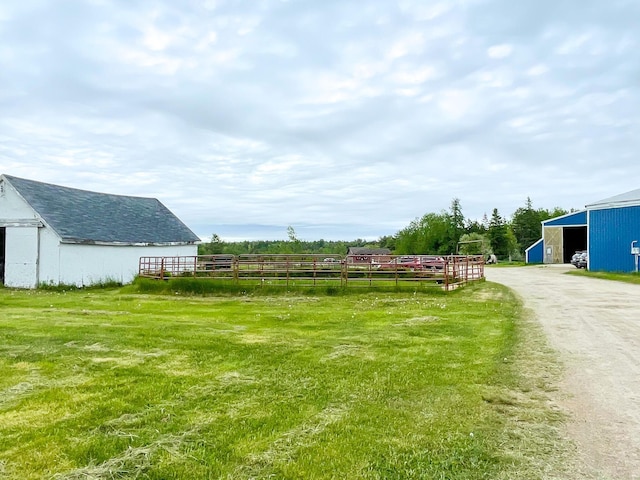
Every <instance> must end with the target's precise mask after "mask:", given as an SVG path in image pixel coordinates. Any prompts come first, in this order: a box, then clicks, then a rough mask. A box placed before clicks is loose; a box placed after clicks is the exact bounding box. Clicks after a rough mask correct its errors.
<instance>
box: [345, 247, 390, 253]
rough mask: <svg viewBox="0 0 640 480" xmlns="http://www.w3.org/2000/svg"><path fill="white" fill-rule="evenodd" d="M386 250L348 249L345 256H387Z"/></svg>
mask: <svg viewBox="0 0 640 480" xmlns="http://www.w3.org/2000/svg"><path fill="white" fill-rule="evenodd" d="M390 253H391V250H389V249H388V248H367V247H349V249H348V251H347V255H389V254H390Z"/></svg>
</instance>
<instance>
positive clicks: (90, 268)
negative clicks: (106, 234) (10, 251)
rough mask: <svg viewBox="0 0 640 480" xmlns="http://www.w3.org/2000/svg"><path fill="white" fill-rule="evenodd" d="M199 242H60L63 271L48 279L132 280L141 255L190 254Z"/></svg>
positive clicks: (55, 281)
mask: <svg viewBox="0 0 640 480" xmlns="http://www.w3.org/2000/svg"><path fill="white" fill-rule="evenodd" d="M197 254H198V247H197V245H182V246H165V247H160V246H159V247H155V246H148V247H143V246H140V247H137V246H108V245H76V244H61V245H60V255H59V258H60V274H59V276H58V278H57V279H53V278H50V279H47V282H48V283H53V284H60V283H61V284H68V285H78V286H83V285H91V284H95V283H101V282H107V281H112V280H115V281H117V282H122V283H130V282H131V281H132V280H133V279H134V278H135V276H136V275H137V274H138V264H139V261H140V257H142V256H158V257H160V256H191V255H197Z"/></svg>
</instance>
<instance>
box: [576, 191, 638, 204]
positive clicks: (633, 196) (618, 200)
mask: <svg viewBox="0 0 640 480" xmlns="http://www.w3.org/2000/svg"><path fill="white" fill-rule="evenodd" d="M634 205H640V189H637V190H631V191H630V192H626V193H621V194H620V195H615V196H613V197H609V198H605V199H604V200H600V201H599V202H594V203H590V204H589V205H587V208H603V207H605V208H606V207H625V206H634Z"/></svg>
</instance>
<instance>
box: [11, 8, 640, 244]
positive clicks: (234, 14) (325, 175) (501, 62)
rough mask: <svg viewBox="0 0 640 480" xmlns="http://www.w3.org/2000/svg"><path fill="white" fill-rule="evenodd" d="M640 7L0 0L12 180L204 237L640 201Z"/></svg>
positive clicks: (359, 232) (367, 230) (366, 227)
mask: <svg viewBox="0 0 640 480" xmlns="http://www.w3.org/2000/svg"><path fill="white" fill-rule="evenodd" d="M638 25H640V2H638V1H637V0H607V1H604V0H518V1H514V0H446V1H440V2H439V1H430V0H366V1H365V0H322V1H318V0H184V1H175V0H154V1H150V0H149V1H147V0H113V1H109V0H3V1H2V2H0V173H6V174H9V175H14V176H19V177H24V178H30V179H34V180H39V181H44V182H48V183H56V184H61V185H66V186H70V187H76V188H83V189H87V190H95V191H101V192H108V193H116V194H124V195H139V196H152V197H157V198H159V199H160V200H161V201H162V202H163V203H164V204H165V205H167V206H168V207H169V208H170V209H171V210H172V211H173V212H175V213H176V214H177V215H178V216H179V217H180V218H181V219H182V220H183V221H184V222H185V223H186V224H187V225H189V226H190V227H191V229H192V230H194V232H195V233H196V234H198V235H200V236H201V237H202V238H203V239H208V238H209V237H210V236H211V234H212V233H217V234H218V235H220V236H221V237H222V238H223V239H225V240H235V239H256V238H263V239H269V238H286V236H287V231H286V230H287V226H289V225H290V226H292V227H294V229H295V231H296V232H297V234H298V237H300V238H302V239H320V238H325V239H343V240H351V239H355V238H372V239H375V238H378V237H379V236H382V235H390V234H394V233H396V232H397V231H398V230H399V229H401V228H403V227H405V226H406V225H408V223H409V222H410V221H411V220H413V219H415V218H416V217H420V216H422V215H423V214H425V213H428V212H440V211H441V210H443V209H448V208H449V205H450V203H451V200H452V199H453V198H454V197H457V198H459V199H460V201H461V204H462V209H463V213H464V215H465V216H466V217H467V218H474V219H480V218H481V217H482V215H483V214H484V213H487V214H488V215H490V214H491V211H492V209H493V208H498V210H499V211H500V213H501V214H502V215H503V216H506V217H509V216H510V215H511V214H512V213H513V212H514V211H515V209H516V208H518V207H521V206H523V205H524V203H525V201H526V198H527V197H528V196H529V197H531V199H532V201H533V204H534V207H536V208H552V207H554V206H560V207H563V208H566V209H570V208H582V207H583V206H584V205H585V204H587V203H591V202H594V201H597V200H600V199H602V198H606V197H609V196H612V195H616V194H619V193H623V192H626V191H628V190H633V189H637V188H640V161H639V157H638V153H639V152H640V28H638Z"/></svg>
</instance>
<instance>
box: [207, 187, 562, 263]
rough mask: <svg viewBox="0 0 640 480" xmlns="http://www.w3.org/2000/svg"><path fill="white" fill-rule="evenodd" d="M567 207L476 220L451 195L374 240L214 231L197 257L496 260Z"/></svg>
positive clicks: (513, 252)
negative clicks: (369, 251) (378, 252)
mask: <svg viewBox="0 0 640 480" xmlns="http://www.w3.org/2000/svg"><path fill="white" fill-rule="evenodd" d="M567 213H569V211H567V210H564V209H562V208H560V207H555V208H553V209H551V210H547V209H544V208H537V209H536V208H534V207H533V204H532V202H531V199H530V198H527V200H526V203H525V205H524V206H523V207H520V208H518V209H517V210H516V211H515V212H514V213H513V214H512V215H511V218H505V217H503V216H502V215H501V214H500V212H499V211H498V209H497V208H494V209H493V211H492V212H491V217H490V218H489V217H487V215H486V214H485V215H484V217H483V218H482V220H481V221H478V220H471V219H466V218H465V217H464V215H463V213H462V206H461V204H460V200H459V199H457V198H454V199H453V200H452V201H451V206H450V208H449V210H443V211H441V212H440V213H426V214H424V215H423V216H422V217H420V218H416V219H415V220H413V221H412V222H411V223H409V225H407V226H406V227H405V228H403V229H402V230H400V231H399V232H397V233H395V234H393V235H388V236H382V237H380V238H379V239H378V240H376V241H366V240H362V239H356V240H353V241H329V240H314V241H304V240H300V239H298V238H297V235H296V233H295V230H294V228H293V227H291V226H290V227H288V228H287V237H288V239H287V240H260V241H248V240H247V241H241V242H225V241H223V240H221V239H220V237H219V236H218V235H217V234H213V235H212V236H211V240H210V241H209V242H207V243H203V244H201V245H199V247H198V253H199V254H200V255H214V254H229V255H242V254H296V253H317V254H326V255H345V254H346V253H347V249H348V248H349V247H369V248H388V249H390V250H391V251H392V252H393V253H394V254H397V255H404V254H416V253H424V254H437V255H449V254H456V253H459V254H463V255H479V254H482V255H485V256H488V255H491V254H494V255H496V257H497V258H498V259H511V260H522V259H523V257H524V251H525V250H526V249H527V248H528V247H530V246H531V245H532V244H533V243H535V242H536V241H537V240H538V239H539V238H540V237H541V235H542V227H541V222H543V221H544V220H548V219H550V218H555V217H559V216H561V215H565V214H567Z"/></svg>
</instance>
